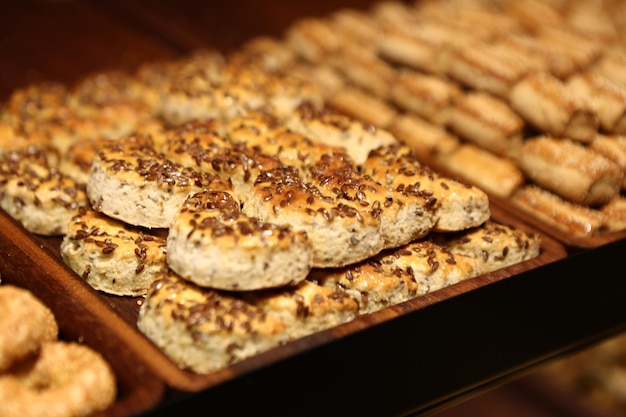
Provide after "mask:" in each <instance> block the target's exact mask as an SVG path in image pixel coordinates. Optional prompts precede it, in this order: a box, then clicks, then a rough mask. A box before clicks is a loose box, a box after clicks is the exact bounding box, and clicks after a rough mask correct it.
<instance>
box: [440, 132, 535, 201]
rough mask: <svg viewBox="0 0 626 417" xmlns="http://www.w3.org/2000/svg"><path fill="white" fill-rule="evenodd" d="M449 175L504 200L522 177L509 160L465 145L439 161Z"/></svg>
mask: <svg viewBox="0 0 626 417" xmlns="http://www.w3.org/2000/svg"><path fill="white" fill-rule="evenodd" d="M439 165H440V166H441V167H443V168H444V169H445V170H446V172H447V173H449V175H452V176H458V177H459V178H463V179H464V180H465V181H468V182H469V183H471V184H474V185H476V186H478V187H480V188H481V189H483V190H485V191H487V192H488V193H490V194H493V195H496V196H498V197H502V198H507V197H509V196H511V194H513V192H515V190H517V189H518V188H519V187H520V186H521V185H522V184H523V183H524V174H522V171H521V170H520V169H519V168H518V167H517V165H515V163H513V162H512V161H511V160H509V159H507V158H503V157H498V156H496V155H494V154H493V153H491V152H489V151H487V150H485V149H483V148H480V147H478V146H475V145H473V144H471V143H464V144H462V145H460V146H459V147H458V148H456V149H455V150H453V151H452V152H450V153H448V154H446V155H442V156H441V157H440V158H439Z"/></svg>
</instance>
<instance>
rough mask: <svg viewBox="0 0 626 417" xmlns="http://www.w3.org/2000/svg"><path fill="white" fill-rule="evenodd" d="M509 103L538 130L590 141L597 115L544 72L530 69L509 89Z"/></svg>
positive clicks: (597, 121) (594, 131) (596, 126)
mask: <svg viewBox="0 0 626 417" xmlns="http://www.w3.org/2000/svg"><path fill="white" fill-rule="evenodd" d="M510 100H511V106H512V108H513V110H515V111H516V112H518V113H519V114H520V115H521V116H522V117H523V118H524V119H525V120H526V121H528V122H529V123H530V124H531V125H533V126H534V127H536V128H538V129H539V130H541V131H543V132H546V133H549V134H552V135H555V136H563V137H567V138H570V139H573V140H577V141H580V142H591V141H592V140H593V138H594V137H595V135H596V132H597V130H598V126H599V120H598V116H597V115H596V114H595V112H593V111H592V110H591V109H589V108H588V106H587V104H586V103H585V101H584V100H583V99H581V97H580V96H579V95H578V94H576V93H574V92H572V91H570V90H569V89H568V88H567V86H566V85H565V83H564V82H562V81H561V80H559V79H558V78H556V77H554V76H552V75H550V74H548V73H544V72H537V73H532V74H529V75H528V76H526V77H525V78H524V79H523V80H521V81H520V82H518V83H517V84H516V85H515V87H513V89H512V90H511V95H510Z"/></svg>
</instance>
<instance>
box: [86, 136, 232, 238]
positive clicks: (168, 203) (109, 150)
mask: <svg viewBox="0 0 626 417" xmlns="http://www.w3.org/2000/svg"><path fill="white" fill-rule="evenodd" d="M154 146H155V143H154V140H153V139H152V136H151V135H140V134H134V135H130V136H128V137H123V138H121V139H120V140H116V141H111V143H110V144H107V145H105V146H103V147H102V148H101V149H100V150H99V151H98V152H97V153H96V155H95V157H94V159H93V163H92V168H91V172H90V175H89V180H88V182H87V195H88V197H89V200H90V202H91V205H92V207H93V208H94V209H95V210H96V211H100V212H102V213H104V214H106V215H108V216H110V217H113V218H116V219H119V220H122V221H124V222H126V223H129V224H132V225H135V226H142V227H147V228H167V227H170V226H171V225H172V223H173V221H174V217H175V215H176V212H177V211H178V209H179V208H180V207H181V206H182V204H183V202H184V201H185V199H186V198H187V197H188V196H189V195H191V194H193V193H195V192H197V191H201V190H204V189H216V190H228V189H230V188H231V186H230V182H229V181H228V180H226V179H222V178H220V177H218V176H216V175H212V174H209V173H203V172H199V171H196V170H194V169H192V168H189V167H183V166H181V165H179V164H176V163H174V162H172V161H170V160H168V159H167V158H165V157H164V156H163V155H162V154H160V153H159V152H157V150H156V149H155V147H154Z"/></svg>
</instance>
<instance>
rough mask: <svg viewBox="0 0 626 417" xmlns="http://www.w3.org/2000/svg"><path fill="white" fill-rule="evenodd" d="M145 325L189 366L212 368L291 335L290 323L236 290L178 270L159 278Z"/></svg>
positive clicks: (141, 323) (144, 308)
mask: <svg viewBox="0 0 626 417" xmlns="http://www.w3.org/2000/svg"><path fill="white" fill-rule="evenodd" d="M137 327H138V328H139V330H140V331H141V332H142V333H143V334H144V335H146V337H148V338H149V339H150V340H152V341H153V342H154V343H155V345H157V346H158V347H159V348H160V349H161V350H162V351H163V352H164V353H165V354H166V355H167V356H168V357H170V358H171V359H172V360H173V361H174V362H175V363H177V364H178V366H180V367H181V368H183V369H189V370H192V371H194V372H196V373H208V372H212V371H215V370H217V369H220V368H223V367H225V366H227V365H230V364H232V363H235V362H238V361H241V360H243V359H245V358H248V357H251V356H254V355H256V354H259V353H261V352H263V351H266V350H269V349H271V348H273V347H276V346H279V345H280V344H282V343H284V342H285V341H286V335H285V325H284V324H283V323H282V322H281V321H280V320H278V319H276V318H273V317H269V316H268V315H267V314H266V313H265V312H264V311H263V310H261V309H260V308H258V307H256V306H254V305H253V304H250V303H248V302H246V301H244V300H242V299H240V298H238V297H237V296H236V295H235V293H231V292H222V291H216V290H212V289H203V288H201V287H198V286H197V285H195V284H193V283H191V282H189V281H187V280H185V279H182V278H180V277H178V276H177V275H175V274H174V273H169V274H163V276H162V277H161V278H159V279H158V280H156V281H155V282H154V283H153V284H152V286H151V287H150V289H149V290H148V293H147V294H146V298H145V300H144V302H143V304H142V305H141V308H140V309H139V316H138V319H137Z"/></svg>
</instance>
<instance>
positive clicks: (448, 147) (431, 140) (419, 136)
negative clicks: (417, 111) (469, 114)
mask: <svg viewBox="0 0 626 417" xmlns="http://www.w3.org/2000/svg"><path fill="white" fill-rule="evenodd" d="M389 131H390V132H391V133H392V134H393V135H394V136H395V137H396V138H398V139H399V140H400V141H401V142H403V143H404V144H405V145H407V146H408V147H409V148H411V150H412V151H413V152H414V153H415V155H416V156H417V159H418V160H420V161H421V162H424V163H425V164H428V163H430V161H435V163H436V161H438V160H439V159H440V158H445V156H446V155H447V154H449V153H450V152H453V151H454V150H455V149H456V148H457V147H458V146H459V145H460V143H461V142H460V141H459V139H458V138H457V137H456V136H455V135H453V134H451V133H450V132H448V131H447V130H446V129H445V128H442V127H440V126H437V125H435V124H433V123H430V122H427V121H426V120H423V119H421V118H420V117H417V116H414V115H409V114H402V115H400V116H398V117H397V118H395V119H394V121H393V123H392V124H391V126H389Z"/></svg>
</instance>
